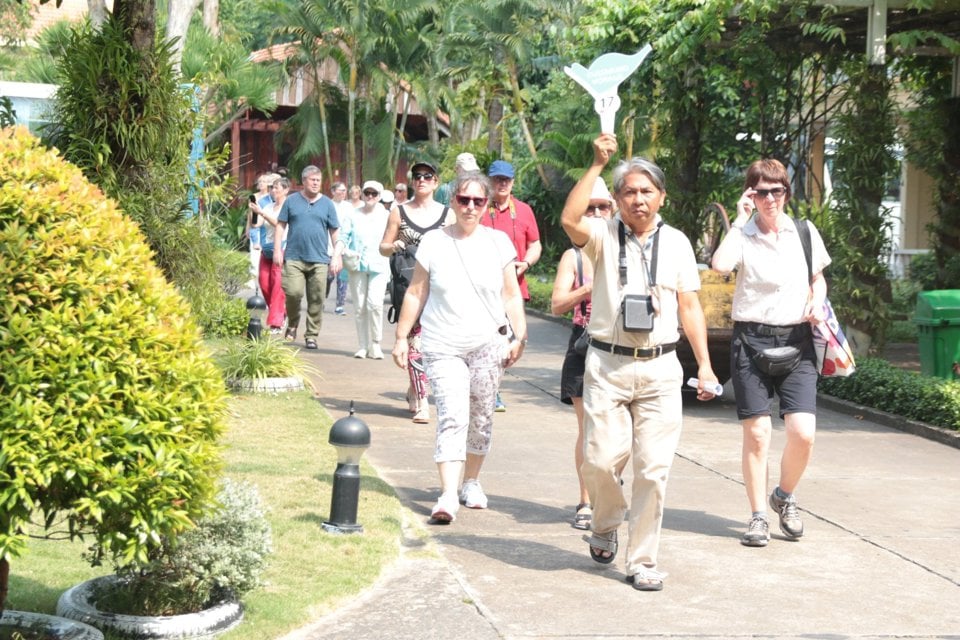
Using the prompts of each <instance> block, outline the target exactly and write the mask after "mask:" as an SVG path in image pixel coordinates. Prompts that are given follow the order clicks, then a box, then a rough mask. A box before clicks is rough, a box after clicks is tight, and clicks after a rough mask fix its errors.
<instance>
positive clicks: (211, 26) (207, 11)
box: [203, 0, 220, 37]
mask: <svg viewBox="0 0 960 640" xmlns="http://www.w3.org/2000/svg"><path fill="white" fill-rule="evenodd" d="M203 26H204V28H205V29H206V30H207V31H209V32H210V35H212V36H214V37H216V36H219V35H220V0H203Z"/></svg>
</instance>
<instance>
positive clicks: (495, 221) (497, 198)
mask: <svg viewBox="0 0 960 640" xmlns="http://www.w3.org/2000/svg"><path fill="white" fill-rule="evenodd" d="M488 175H489V176H490V180H491V181H492V182H493V198H491V200H490V203H489V204H488V205H487V213H486V215H484V216H483V217H482V218H481V219H480V223H481V224H483V225H484V226H487V227H493V228H494V229H499V230H500V231H503V232H504V233H506V234H507V235H508V236H510V239H511V240H512V241H513V246H514V247H515V248H516V250H517V261H516V262H514V263H513V265H514V267H516V269H517V280H518V281H519V282H520V293H521V295H523V301H524V302H526V301H528V300H529V299H530V290H529V289H528V288H527V280H526V278H525V277H524V274H526V272H527V270H528V269H529V268H530V267H532V266H533V265H534V264H536V263H537V260H539V259H540V252H541V251H542V249H543V247H542V245H541V244H540V229H539V228H538V227H537V219H536V218H534V217H533V209H531V208H530V205H528V204H527V203H526V202H521V201H520V200H517V199H516V198H514V197H513V177H514V171H513V165H512V164H510V163H509V162H507V161H506V160H495V161H494V162H493V164H491V165H490V171H489V172H488ZM506 410H507V406H506V405H505V404H504V403H503V400H501V399H500V393H499V392H497V404H496V411H498V412H500V411H506Z"/></svg>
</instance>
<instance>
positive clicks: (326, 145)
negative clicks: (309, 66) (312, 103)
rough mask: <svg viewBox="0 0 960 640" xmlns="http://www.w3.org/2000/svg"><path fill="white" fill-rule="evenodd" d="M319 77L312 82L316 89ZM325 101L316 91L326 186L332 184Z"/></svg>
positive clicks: (319, 92)
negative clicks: (325, 165) (325, 170)
mask: <svg viewBox="0 0 960 640" xmlns="http://www.w3.org/2000/svg"><path fill="white" fill-rule="evenodd" d="M315 69H316V67H315ZM319 75H320V74H317V78H316V79H315V80H314V82H316V83H317V87H318V88H319V87H320V86H321V85H320V77H319ZM325 100H326V96H325V95H324V94H323V91H317V109H318V110H319V111H320V130H321V131H322V132H323V159H324V160H325V161H326V163H327V180H328V182H327V184H333V162H331V161H330V133H329V132H328V130H327V105H326V103H325ZM348 184H351V183H348Z"/></svg>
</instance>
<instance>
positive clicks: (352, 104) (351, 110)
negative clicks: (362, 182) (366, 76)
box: [347, 44, 358, 184]
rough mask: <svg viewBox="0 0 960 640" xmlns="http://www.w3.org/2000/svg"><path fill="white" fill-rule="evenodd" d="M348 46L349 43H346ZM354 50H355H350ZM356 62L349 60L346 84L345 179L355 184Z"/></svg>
mask: <svg viewBox="0 0 960 640" xmlns="http://www.w3.org/2000/svg"><path fill="white" fill-rule="evenodd" d="M347 46H349V44H348V45H347ZM351 51H355V50H353V49H352V50H351ZM356 109H357V62H356V60H350V80H349V83H348V85H347V181H348V184H357V182H358V180H357V139H356V132H357V121H356V115H355V113H356Z"/></svg>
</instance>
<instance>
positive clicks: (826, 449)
mask: <svg viewBox="0 0 960 640" xmlns="http://www.w3.org/2000/svg"><path fill="white" fill-rule="evenodd" d="M331 309H332V305H331ZM347 309H348V312H351V313H352V310H353V308H352V307H351V306H348V307H347ZM529 322H530V345H529V347H528V348H527V351H526V354H525V356H524V358H523V359H522V360H521V361H520V362H519V363H518V365H517V366H515V367H514V368H512V369H510V370H508V372H507V375H506V376H505V379H504V383H503V386H502V390H503V397H504V400H505V401H506V403H507V406H508V410H507V412H506V413H502V414H497V415H496V421H495V428H494V443H493V448H492V451H491V453H490V455H489V457H488V460H487V462H486V464H485V466H484V470H483V473H482V475H481V481H482V484H483V487H484V489H485V491H486V493H487V495H488V496H489V499H490V507H489V509H487V510H485V511H478V510H468V509H461V510H460V514H459V515H458V517H457V520H456V522H454V523H453V524H451V525H449V526H435V525H428V524H426V522H427V520H428V518H429V512H430V508H431V507H432V505H433V503H434V501H435V500H436V496H437V491H438V486H439V483H438V478H437V471H436V466H435V465H434V463H433V460H432V454H433V442H434V427H435V424H431V425H414V424H413V423H412V422H411V421H410V417H409V413H408V412H407V408H406V402H405V401H404V392H405V390H406V387H407V382H406V377H405V375H406V374H405V373H403V372H402V371H400V370H399V369H397V368H396V367H395V366H394V365H393V363H392V362H391V360H390V358H389V351H390V348H391V346H392V343H393V339H392V336H393V330H394V326H393V325H389V324H385V327H384V333H385V336H384V351H385V352H386V353H387V358H386V359H385V360H381V361H375V360H355V359H353V358H352V357H351V355H352V354H353V352H354V351H355V350H356V334H355V330H354V322H353V318H352V316H350V315H348V316H346V317H337V316H334V315H332V313H329V312H328V313H327V314H326V315H325V317H324V324H323V330H322V332H321V340H320V344H321V348H320V349H319V350H318V351H315V352H308V351H302V352H301V353H302V355H303V357H304V358H305V359H306V360H308V361H309V362H310V363H311V364H312V365H314V366H315V367H317V368H318V369H319V370H320V371H321V372H322V379H318V380H317V388H318V391H319V395H320V397H321V399H322V401H323V403H324V404H325V406H326V407H327V408H328V410H329V411H330V413H331V414H332V415H333V417H334V418H335V419H336V418H339V417H342V416H343V415H346V413H347V411H348V407H349V404H350V402H351V401H356V408H357V414H358V416H359V417H361V418H362V419H363V420H365V421H366V422H367V424H368V425H369V426H370V427H371V430H372V445H371V448H370V449H369V451H368V452H367V458H368V460H369V461H370V462H371V463H372V464H373V465H374V466H375V467H376V469H377V471H378V473H379V474H380V476H381V477H382V478H383V479H384V480H385V481H386V482H389V483H390V484H391V485H392V486H393V487H394V488H395V489H396V491H397V493H398V494H399V496H400V500H401V501H402V503H403V504H404V506H405V507H407V509H408V510H409V517H408V520H409V522H408V523H407V526H406V527H405V532H406V533H405V539H404V554H403V556H402V559H401V560H400V561H399V562H398V563H396V564H395V565H393V566H391V567H387V568H385V572H384V575H383V576H382V577H381V579H380V580H379V581H378V583H377V584H375V585H372V586H371V588H370V589H369V590H368V591H367V592H366V593H364V594H363V595H362V596H361V597H360V598H359V599H358V600H357V601H356V602H354V603H352V604H350V605H348V606H347V607H345V608H343V609H340V610H338V611H337V612H335V613H333V614H331V615H330V616H327V617H326V618H324V619H322V620H320V621H318V622H317V623H315V624H313V625H310V626H309V627H307V628H304V629H301V630H299V631H297V632H295V633H293V634H290V635H289V636H288V638H289V639H290V640H293V639H294V638H296V639H303V640H326V639H333V638H338V639H339V638H351V639H355V640H361V639H371V640H372V639H374V638H377V639H409V638H460V639H463V640H487V639H496V638H505V639H528V638H551V639H574V638H576V639H583V638H604V639H606V640H617V639H625V638H757V637H763V638H830V639H839V638H858V639H871V638H945V637H949V638H960V606H958V604H960V450H958V449H957V448H953V447H950V446H946V445H944V444H940V443H937V442H933V441H930V440H927V439H924V438H921V437H918V436H916V435H911V434H908V433H904V432H902V431H899V430H896V429H893V428H890V427H886V426H882V425H880V424H877V423H873V422H870V421H869V420H866V419H863V418H862V416H858V415H855V412H854V415H851V414H849V413H841V412H837V411H832V410H827V409H821V412H820V416H819V424H818V426H819V428H818V437H817V445H816V450H815V453H814V456H813V460H812V463H811V465H810V467H809V469H808V471H807V474H806V476H805V479H804V482H803V484H802V485H801V487H800V490H799V491H798V497H799V500H800V506H801V509H802V511H803V514H802V515H803V518H804V524H805V527H806V535H805V536H804V537H803V539H802V540H801V541H798V542H789V541H786V540H785V539H784V538H782V537H781V536H780V533H779V530H778V528H777V526H776V523H775V521H774V524H773V526H772V529H773V540H772V541H771V542H770V545H769V546H768V547H766V548H759V549H757V548H747V547H743V546H741V545H740V544H739V536H740V533H741V532H742V530H743V528H744V525H745V522H746V519H747V517H748V515H749V513H748V505H747V501H746V497H745V495H744V490H743V486H742V483H741V480H740V427H739V425H738V423H737V421H736V414H735V408H734V406H733V404H732V403H730V402H724V401H712V402H709V403H699V402H696V401H695V400H693V401H691V402H690V403H688V405H687V407H686V409H685V423H684V431H683V437H682V438H681V442H680V447H679V450H678V452H677V456H676V461H675V463H674V466H673V472H672V475H671V478H670V483H669V486H668V494H667V503H666V513H665V516H664V528H663V537H662V543H661V549H660V568H661V570H664V571H667V572H668V573H669V577H668V578H667V580H666V582H665V588H664V590H663V591H662V592H659V593H640V592H637V591H634V590H633V589H631V588H630V586H629V585H627V584H626V583H625V582H624V572H623V564H622V558H618V560H617V562H615V563H614V564H612V565H607V566H606V567H603V566H601V565H598V564H596V563H594V562H593V561H592V560H591V559H590V556H589V554H588V553H587V545H586V544H585V543H584V542H582V541H581V539H580V537H581V535H582V532H580V531H577V530H575V529H573V528H572V527H571V526H570V524H569V522H570V519H571V517H572V515H573V508H574V504H575V503H576V501H577V500H576V499H577V484H576V476H575V473H574V468H573V446H574V438H575V435H576V420H575V418H574V415H573V411H572V408H570V407H568V406H566V405H562V404H561V403H560V402H559V400H558V386H559V375H560V374H559V371H560V364H561V362H562V359H563V350H564V348H565V346H566V341H567V335H568V329H567V327H565V326H564V325H561V324H559V323H557V322H553V321H549V320H545V319H541V318H535V317H530V318H529ZM301 334H302V331H301ZM297 346H299V347H301V348H302V346H303V345H302V342H301V343H298V344H297ZM782 446H783V430H782V423H780V424H777V425H776V428H775V434H774V443H773V447H772V452H773V453H774V457H772V458H771V466H772V468H773V469H774V470H775V469H776V467H777V465H778V460H779V453H780V451H781V449H782ZM772 476H773V480H772V481H773V482H775V481H776V474H775V473H774V474H772ZM627 486H628V487H629V479H628V480H627ZM361 524H362V523H361ZM424 532H426V533H424ZM621 537H625V531H622V532H621Z"/></svg>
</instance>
